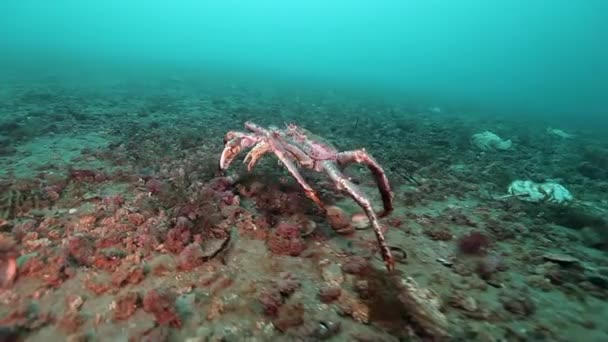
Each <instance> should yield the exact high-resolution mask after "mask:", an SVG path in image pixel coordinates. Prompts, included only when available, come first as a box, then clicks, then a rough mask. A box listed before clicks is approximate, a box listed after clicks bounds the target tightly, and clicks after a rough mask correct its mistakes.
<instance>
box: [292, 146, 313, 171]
mask: <svg viewBox="0 0 608 342" xmlns="http://www.w3.org/2000/svg"><path fill="white" fill-rule="evenodd" d="M285 150H287V152H289V153H291V154H292V155H293V157H294V158H295V159H296V160H297V161H298V163H299V164H300V165H301V166H302V167H303V168H307V169H312V168H314V166H315V162H314V160H312V158H310V157H309V156H308V155H306V153H304V151H302V150H301V149H300V148H298V147H296V146H293V145H290V144H285Z"/></svg>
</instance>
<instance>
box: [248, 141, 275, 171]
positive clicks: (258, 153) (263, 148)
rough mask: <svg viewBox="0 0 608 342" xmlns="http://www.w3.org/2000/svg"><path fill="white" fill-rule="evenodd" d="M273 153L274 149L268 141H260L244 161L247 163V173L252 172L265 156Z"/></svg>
mask: <svg viewBox="0 0 608 342" xmlns="http://www.w3.org/2000/svg"><path fill="white" fill-rule="evenodd" d="M271 151H272V148H271V147H270V145H269V144H268V143H267V142H266V141H260V142H259V143H258V144H257V145H255V146H254V147H253V148H252V149H251V151H249V153H247V155H246V156H245V160H243V163H247V171H251V169H253V167H254V166H255V164H256V163H257V162H258V160H259V159H260V158H262V156H263V155H265V154H266V153H268V152H271Z"/></svg>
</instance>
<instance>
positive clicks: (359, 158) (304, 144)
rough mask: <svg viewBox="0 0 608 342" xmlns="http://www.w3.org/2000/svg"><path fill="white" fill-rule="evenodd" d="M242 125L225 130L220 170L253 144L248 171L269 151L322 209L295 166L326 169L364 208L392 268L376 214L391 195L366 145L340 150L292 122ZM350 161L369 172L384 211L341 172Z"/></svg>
mask: <svg viewBox="0 0 608 342" xmlns="http://www.w3.org/2000/svg"><path fill="white" fill-rule="evenodd" d="M245 128H246V129H247V130H248V131H249V133H244V132H237V131H229V132H228V133H226V137H225V138H224V143H225V146H224V151H223V152H222V155H221V157H220V165H219V167H220V170H222V171H223V170H226V169H227V168H228V167H229V166H230V164H231V163H232V161H233V160H234V158H236V156H237V155H238V154H239V153H240V152H241V150H242V149H243V148H249V147H252V149H251V150H250V151H249V153H248V154H247V156H245V161H244V162H245V163H247V169H248V170H249V171H251V169H252V168H253V167H254V166H255V164H256V163H257V161H258V160H259V159H260V158H261V157H262V156H263V155H264V154H266V153H269V152H272V153H274V154H275V156H276V157H277V158H278V159H279V160H280V161H281V162H282V163H283V165H285V167H286V168H287V170H288V171H289V172H290V173H291V175H292V176H293V177H294V178H295V179H296V180H297V181H298V183H299V184H300V186H301V187H302V188H303V189H304V193H305V194H306V197H308V198H309V199H311V200H312V201H313V202H315V203H316V204H317V205H318V206H319V208H320V209H321V210H322V211H323V212H324V213H325V212H326V209H325V205H324V204H323V202H321V199H320V198H319V195H318V194H317V192H316V191H315V190H314V189H313V188H312V187H310V185H308V183H307V182H306V180H305V179H304V177H302V175H301V174H300V171H299V170H298V166H300V167H302V168H306V169H310V170H314V171H317V172H324V173H326V174H327V175H328V176H329V178H331V179H332V180H333V181H334V183H335V184H336V187H337V188H338V190H341V191H345V192H346V193H348V194H349V195H350V196H351V197H352V199H353V200H354V201H355V202H357V204H359V206H360V207H361V208H363V210H364V211H365V214H366V215H367V217H368V218H369V220H370V222H371V225H372V228H373V230H374V233H375V235H376V239H377V240H378V245H379V246H380V253H381V255H382V259H383V260H384V263H385V265H386V268H387V269H388V270H389V271H392V270H393V269H394V267H395V261H394V260H393V256H392V255H391V251H390V249H389V247H388V245H387V243H386V240H385V238H384V234H383V233H382V229H381V227H380V223H379V222H378V218H379V217H384V216H387V215H388V214H390V213H391V211H392V210H393V204H392V200H393V195H392V192H391V188H390V184H389V182H388V179H387V178H386V174H385V172H384V170H383V169H382V167H381V166H380V164H379V163H378V162H377V161H376V160H375V159H374V158H373V157H372V156H371V155H370V154H369V153H367V151H365V149H359V150H353V151H345V152H339V151H338V150H336V149H335V148H334V147H333V146H331V145H330V144H329V143H326V142H323V141H322V139H321V138H320V137H316V136H313V135H312V134H311V133H310V132H308V131H306V130H304V129H302V128H300V127H298V126H296V125H293V124H289V125H287V128H286V129H278V128H275V127H270V128H268V129H266V128H263V127H260V126H258V125H256V124H254V123H252V122H246V123H245ZM350 163H359V164H363V165H365V166H367V167H368V168H369V170H370V171H371V172H372V174H373V176H374V178H375V181H376V184H377V186H378V188H379V190H380V194H381V197H382V203H383V206H384V210H383V211H381V212H379V213H378V214H376V213H375V212H374V209H373V208H372V205H371V203H370V201H369V199H368V198H367V197H365V195H364V194H363V192H362V191H361V190H360V189H359V187H357V186H356V185H355V184H354V183H353V182H351V181H350V180H349V179H348V178H347V177H346V176H344V174H342V172H341V171H340V166H344V165H347V164H350Z"/></svg>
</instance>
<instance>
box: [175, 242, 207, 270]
mask: <svg viewBox="0 0 608 342" xmlns="http://www.w3.org/2000/svg"><path fill="white" fill-rule="evenodd" d="M202 263H203V249H202V247H201V245H200V244H199V243H196V242H193V243H191V244H189V245H188V246H186V248H184V249H183V250H182V251H181V253H179V256H178V257H177V266H178V268H179V269H180V270H182V271H189V270H191V269H193V268H195V267H197V266H200V265H202Z"/></svg>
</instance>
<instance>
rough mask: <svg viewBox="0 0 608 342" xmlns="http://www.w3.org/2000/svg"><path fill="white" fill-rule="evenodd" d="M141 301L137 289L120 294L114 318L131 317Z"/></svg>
mask: <svg viewBox="0 0 608 342" xmlns="http://www.w3.org/2000/svg"><path fill="white" fill-rule="evenodd" d="M140 301H141V299H140V298H139V294H138V293H137V292H135V291H129V292H126V293H123V294H122V295H119V296H118V297H117V298H116V306H115V307H114V320H117V321H121V320H125V319H128V318H129V317H131V316H132V315H133V314H134V313H135V311H136V310H137V308H138V306H139V305H140Z"/></svg>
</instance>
